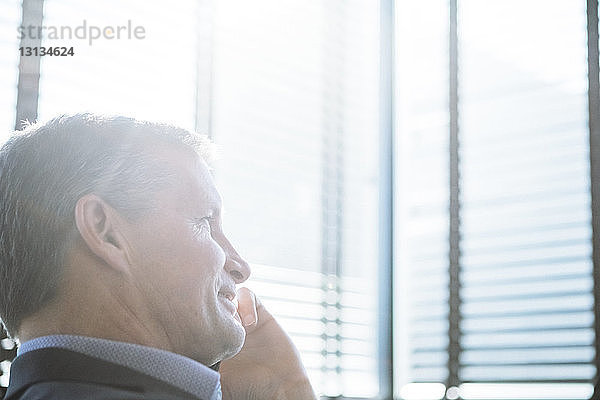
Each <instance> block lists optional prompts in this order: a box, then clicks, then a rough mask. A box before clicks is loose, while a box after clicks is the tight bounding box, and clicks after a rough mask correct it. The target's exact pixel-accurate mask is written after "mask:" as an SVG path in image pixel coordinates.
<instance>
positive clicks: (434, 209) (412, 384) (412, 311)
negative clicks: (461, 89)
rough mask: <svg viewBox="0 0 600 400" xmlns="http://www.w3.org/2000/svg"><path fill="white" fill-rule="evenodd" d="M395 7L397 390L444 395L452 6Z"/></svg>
mask: <svg viewBox="0 0 600 400" xmlns="http://www.w3.org/2000/svg"><path fill="white" fill-rule="evenodd" d="M396 13H397V17H396V18H397V34H396V40H397V50H396V51H397V56H396V60H397V70H396V79H397V81H398V91H397V96H398V97H397V98H398V100H397V103H396V104H397V106H396V112H397V132H398V140H397V143H398V149H397V154H398V163H399V164H398V169H397V171H398V173H397V177H398V179H397V190H396V203H397V209H398V214H399V218H398V220H397V224H396V232H397V235H396V236H397V240H396V247H397V250H396V251H395V252H396V254H397V255H398V256H397V262H396V276H397V278H396V281H397V284H396V287H397V288H398V290H397V291H396V296H397V297H398V299H397V307H396V310H398V311H396V318H397V319H398V323H397V325H396V329H395V347H396V349H397V350H396V351H397V357H396V359H397V360H398V365H397V368H396V371H395V372H396V385H395V388H396V393H395V395H396V396H397V397H398V398H441V397H442V396H443V395H444V387H443V383H444V382H445V381H446V379H447V376H448V373H447V368H446V364H447V361H448V356H447V347H448V328H449V327H448V301H449V297H448V283H449V282H448V252H449V246H448V240H449V239H448V225H449V213H448V207H449V203H448V202H449V190H448V181H449V174H448V164H449V153H448V146H449V141H448V138H449V135H448V130H449V125H448V124H449V119H448V111H447V110H448V100H447V99H448V71H447V69H448V44H447V42H448V9H447V2H445V1H440V0H427V1H419V2H416V1H401V2H397V3H396Z"/></svg>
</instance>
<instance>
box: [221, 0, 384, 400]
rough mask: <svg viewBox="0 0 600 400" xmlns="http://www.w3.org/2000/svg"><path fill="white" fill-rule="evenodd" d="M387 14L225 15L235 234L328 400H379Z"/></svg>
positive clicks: (227, 157)
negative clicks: (381, 80) (381, 28)
mask: <svg viewBox="0 0 600 400" xmlns="http://www.w3.org/2000/svg"><path fill="white" fill-rule="evenodd" d="M377 7H378V4H377V3H376V2H375V3H372V2H364V1H351V2H342V1H333V2H325V3H323V2H318V1H309V2H306V1H286V2H279V1H269V0H261V1H259V2H253V3H243V2H237V1H222V2H218V3H216V4H215V25H214V26H215V28H214V29H215V30H214V40H215V42H214V54H213V63H214V64H213V65H214V69H213V82H212V91H213V104H212V107H213V113H212V124H211V125H212V134H213V137H214V139H215V141H216V142H217V143H218V144H219V145H220V146H221V147H222V148H223V149H224V151H223V154H222V157H221V160H220V162H219V164H218V165H217V168H216V177H217V181H218V186H219V187H220V190H221V192H222V194H223V198H224V202H225V203H224V207H225V211H226V221H225V228H226V230H227V231H228V232H229V235H230V236H231V238H232V241H233V242H234V243H236V245H237V246H238V247H239V250H240V253H241V254H244V255H245V257H246V258H247V260H248V261H250V262H251V263H252V267H253V276H252V277H251V279H250V281H249V282H248V286H250V287H251V288H254V289H256V292H257V293H259V294H261V293H262V294H263V296H265V303H267V305H268V306H269V307H271V308H272V309H273V310H275V314H276V315H277V316H278V317H279V318H280V319H281V321H282V324H283V325H284V327H286V328H287V329H288V330H289V331H290V333H291V335H292V337H293V339H294V341H295V342H296V343H297V344H298V346H299V349H300V352H301V354H302V357H303V360H304V362H305V365H306V367H307V369H308V372H309V374H310V376H311V380H312V382H313V384H314V385H315V388H316V389H317V391H318V392H319V393H321V394H324V395H328V396H337V395H345V396H366V397H369V396H374V395H376V394H377V391H378V387H377V386H378V381H377V372H376V371H377V364H376V359H375V357H376V350H377V336H376V329H375V327H376V326H377V324H376V319H375V318H376V317H377V316H376V305H377V300H376V299H377V294H376V290H375V285H376V281H377V270H376V268H377V266H376V263H377V242H376V240H377V238H376V236H377V225H376V221H377V211H376V210H377V161H376V160H377V158H376V157H377V148H376V146H377V134H378V133H377V132H378V129H377V128H378V126H377V121H378V117H377V101H378V100H377V96H378V92H377V90H378V87H377V82H378V53H377V49H378V40H379V38H378V8H377ZM267 10H268V12H267Z"/></svg>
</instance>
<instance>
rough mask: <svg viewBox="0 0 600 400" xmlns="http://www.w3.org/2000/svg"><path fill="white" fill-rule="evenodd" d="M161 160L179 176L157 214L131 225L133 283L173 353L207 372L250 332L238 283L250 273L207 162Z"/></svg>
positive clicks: (161, 196) (173, 156)
mask: <svg viewBox="0 0 600 400" xmlns="http://www.w3.org/2000/svg"><path fill="white" fill-rule="evenodd" d="M157 157H158V159H159V160H160V161H161V162H162V161H163V159H164V165H165V167H166V168H171V169H172V170H173V171H174V172H175V174H176V177H175V179H174V181H175V182H174V183H173V184H172V187H170V188H169V189H167V190H162V191H160V192H159V193H158V194H157V195H156V198H155V201H154V204H155V206H156V207H155V208H156V211H151V212H148V215H145V216H143V217H141V218H140V219H136V220H135V221H133V222H131V223H130V224H128V225H127V230H129V231H130V232H129V233H130V234H129V235H128V241H129V242H130V243H129V248H130V249H131V253H132V256H131V258H132V260H131V267H132V278H133V281H134V282H135V285H136V286H137V288H138V289H139V293H141V297H142V298H143V300H142V301H143V302H144V303H145V305H146V306H147V310H148V314H149V317H148V318H150V319H151V320H152V321H153V323H154V324H155V325H157V326H159V329H160V330H162V331H161V332H156V334H157V336H158V335H161V336H162V337H167V338H168V342H169V344H170V347H171V348H170V350H172V351H174V352H176V353H179V354H183V355H185V356H188V357H190V358H193V359H196V360H197V361H200V362H202V363H204V364H206V365H212V364H214V363H215V362H217V361H220V360H222V359H225V358H228V357H231V356H233V355H234V354H236V353H237V352H238V351H239V350H240V349H241V346H242V344H243V342H244V337H245V331H244V328H243V326H242V324H241V322H240V318H239V315H238V314H237V300H236V299H235V295H236V287H235V285H236V284H237V283H241V282H243V281H245V280H246V279H248V276H249V274H250V269H249V267H248V264H247V263H246V262H245V261H244V260H243V259H242V258H241V257H240V256H239V254H238V253H237V252H236V251H235V249H234V248H233V246H232V245H231V243H229V241H228V240H227V238H226V237H225V234H224V233H223V231H222V228H221V199H220V196H219V193H218V192H217V190H216V188H215V185H214V183H213V180H212V177H211V175H210V172H209V171H208V168H207V166H206V164H205V163H204V161H202V160H201V159H200V157H199V156H193V155H191V154H187V153H185V152H183V151H180V150H173V149H168V150H161V151H159V152H158V155H157Z"/></svg>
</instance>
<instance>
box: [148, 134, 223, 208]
mask: <svg viewBox="0 0 600 400" xmlns="http://www.w3.org/2000/svg"><path fill="white" fill-rule="evenodd" d="M156 156H157V161H158V162H159V165H161V166H164V168H166V169H168V170H169V172H170V173H171V174H172V175H173V176H172V179H170V184H169V186H168V187H167V188H166V189H165V190H164V191H162V192H163V193H162V195H163V196H160V197H166V198H165V200H166V201H168V202H169V203H170V204H171V205H174V206H176V208H183V207H184V208H186V209H190V210H193V211H199V209H202V210H203V211H204V209H207V208H208V209H214V210H219V209H220V208H221V196H220V195H219V192H218V191H217V188H216V186H215V184H214V180H213V177H212V174H211V172H210V169H209V167H208V165H207V164H206V162H205V161H204V160H203V159H202V157H201V156H200V155H198V154H197V153H196V152H194V151H192V150H187V149H186V150H184V149H179V148H174V147H170V146H169V147H167V148H162V149H159V150H157V151H156Z"/></svg>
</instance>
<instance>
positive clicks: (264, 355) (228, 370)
mask: <svg viewBox="0 0 600 400" xmlns="http://www.w3.org/2000/svg"><path fill="white" fill-rule="evenodd" d="M238 299H239V300H238V302H239V306H238V313H239V314H240V318H241V320H242V321H243V322H242V323H243V324H244V327H245V329H246V341H245V342H244V346H243V347H242V350H241V351H240V352H239V353H238V354H237V355H236V356H235V357H233V358H231V359H229V360H225V361H223V362H222V363H221V367H220V369H219V372H220V373H221V387H222V390H223V399H236V400H238V399H264V400H271V399H278V400H308V399H310V400H313V399H316V397H315V394H314V392H313V390H312V387H311V385H310V382H309V380H308V376H307V375H306V371H305V370H304V366H303V365H302V362H301V361H300V355H299V354H298V350H296V347H295V346H294V344H293V343H292V341H291V340H290V338H289V336H288V335H287V334H286V333H285V332H284V330H283V329H282V328H281V326H279V324H278V323H277V321H276V320H275V318H273V316H272V315H271V314H270V313H269V312H268V311H267V309H266V308H265V307H264V306H263V305H262V304H261V302H260V300H259V299H258V298H257V297H256V296H255V295H254V293H252V292H251V291H250V290H248V289H247V288H241V289H240V290H239V291H238Z"/></svg>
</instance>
